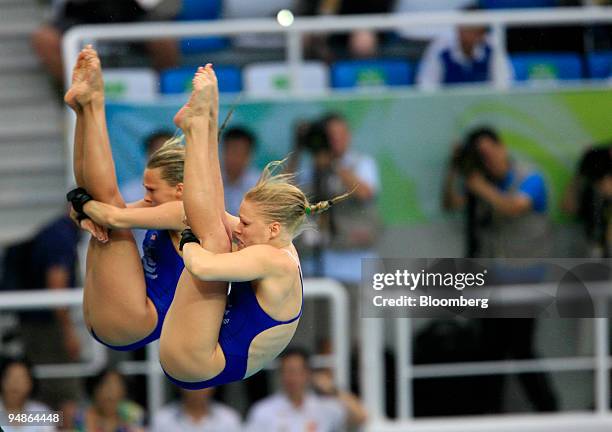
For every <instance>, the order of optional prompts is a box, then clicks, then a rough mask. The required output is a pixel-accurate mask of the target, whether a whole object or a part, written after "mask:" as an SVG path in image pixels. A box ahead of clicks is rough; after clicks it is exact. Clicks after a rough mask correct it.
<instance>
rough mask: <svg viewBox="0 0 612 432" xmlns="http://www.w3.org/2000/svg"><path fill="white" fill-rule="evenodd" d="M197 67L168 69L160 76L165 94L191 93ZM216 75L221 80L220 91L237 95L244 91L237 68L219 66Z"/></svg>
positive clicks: (162, 90)
mask: <svg viewBox="0 0 612 432" xmlns="http://www.w3.org/2000/svg"><path fill="white" fill-rule="evenodd" d="M195 71H196V68H195V67H182V68H176V69H167V70H165V71H163V72H161V74H160V76H159V81H160V88H161V92H162V93H163V94H177V93H187V92H189V91H191V81H192V79H193V74H194V73H195ZM215 73H216V74H217V78H218V80H219V91H220V92H225V93H237V92H239V91H241V90H242V77H241V75H240V69H239V68H237V67H236V66H217V65H215Z"/></svg>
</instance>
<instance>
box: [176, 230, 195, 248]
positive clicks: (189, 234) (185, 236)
mask: <svg viewBox="0 0 612 432" xmlns="http://www.w3.org/2000/svg"><path fill="white" fill-rule="evenodd" d="M187 243H198V244H200V240H198V238H197V237H196V235H195V234H194V233H193V231H191V230H190V229H189V228H186V229H184V230H183V232H182V233H181V242H180V243H179V250H180V251H182V250H183V246H185V245H186V244H187Z"/></svg>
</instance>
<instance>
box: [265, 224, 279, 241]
mask: <svg viewBox="0 0 612 432" xmlns="http://www.w3.org/2000/svg"><path fill="white" fill-rule="evenodd" d="M268 228H269V229H270V240H272V239H275V238H277V237H278V236H279V235H280V233H281V224H280V222H272V223H271V224H270V225H268Z"/></svg>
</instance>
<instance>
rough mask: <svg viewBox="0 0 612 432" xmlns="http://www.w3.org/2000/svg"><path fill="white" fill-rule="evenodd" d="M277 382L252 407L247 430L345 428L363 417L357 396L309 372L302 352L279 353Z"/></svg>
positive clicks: (278, 431) (314, 431)
mask: <svg viewBox="0 0 612 432" xmlns="http://www.w3.org/2000/svg"><path fill="white" fill-rule="evenodd" d="M280 381H281V388H282V389H281V391H280V392H278V393H276V394H274V395H272V396H270V397H268V398H265V399H263V400H261V401H260V402H258V403H257V404H255V406H253V408H252V409H251V411H250V412H249V415H248V427H247V430H249V431H251V432H281V431H282V432H289V431H295V432H298V431H300V432H302V431H312V432H327V431H345V430H347V426H348V425H362V424H364V423H365V421H366V419H367V413H366V410H365V408H364V406H363V405H362V404H361V402H360V401H359V399H357V398H356V397H355V396H354V395H352V394H351V393H347V392H344V391H341V390H339V389H337V388H335V387H334V384H333V380H332V378H331V376H330V374H328V373H326V372H324V373H321V374H313V373H312V372H311V369H310V365H309V358H308V354H307V353H306V352H305V351H302V350H300V349H288V350H286V351H285V352H284V353H283V354H282V355H281V358H280ZM311 385H312V386H314V390H315V391H314V392H313V391H312V390H311V389H310V387H311Z"/></svg>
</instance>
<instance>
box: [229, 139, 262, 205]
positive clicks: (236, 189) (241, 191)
mask: <svg viewBox="0 0 612 432" xmlns="http://www.w3.org/2000/svg"><path fill="white" fill-rule="evenodd" d="M254 150H255V136H254V135H253V134H252V133H251V132H249V131H248V130H246V129H244V128H240V127H235V128H232V129H229V130H227V131H226V132H225V133H224V134H223V164H222V173H221V175H222V176H223V188H224V192H225V208H226V210H227V211H228V213H230V214H233V215H237V214H238V212H239V210H240V203H241V202H242V198H243V197H244V195H245V194H246V193H247V192H248V190H249V189H251V188H252V187H253V186H255V184H256V183H257V180H258V179H259V175H260V172H259V170H257V169H255V168H254V167H252V166H251V158H252V155H253V151H254Z"/></svg>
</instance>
